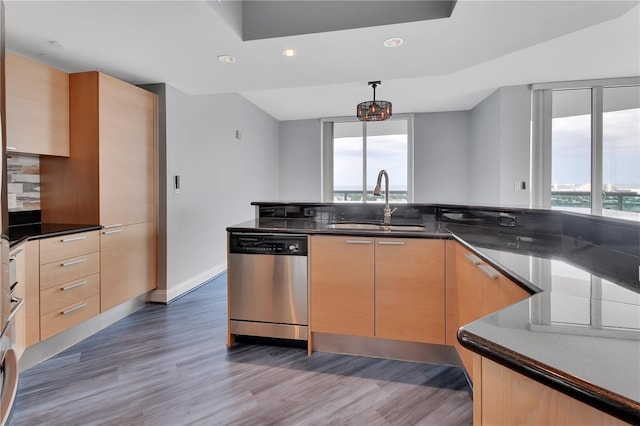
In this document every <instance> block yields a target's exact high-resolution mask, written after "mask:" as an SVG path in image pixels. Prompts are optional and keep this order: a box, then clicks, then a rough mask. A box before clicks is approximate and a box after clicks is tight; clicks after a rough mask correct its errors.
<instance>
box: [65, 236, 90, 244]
mask: <svg viewBox="0 0 640 426" xmlns="http://www.w3.org/2000/svg"><path fill="white" fill-rule="evenodd" d="M86 238H87V236H86V235H81V236H79V237H71V238H63V239H61V240H60V242H61V243H70V242H72V241H78V240H84V239H86Z"/></svg>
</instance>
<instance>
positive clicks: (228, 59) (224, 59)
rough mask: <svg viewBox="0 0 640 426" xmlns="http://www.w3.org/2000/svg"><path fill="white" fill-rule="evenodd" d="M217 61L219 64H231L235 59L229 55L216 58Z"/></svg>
mask: <svg viewBox="0 0 640 426" xmlns="http://www.w3.org/2000/svg"><path fill="white" fill-rule="evenodd" d="M218 60H219V61H220V62H224V63H225V64H231V63H233V62H235V61H236V58H234V57H233V56H231V55H220V56H218Z"/></svg>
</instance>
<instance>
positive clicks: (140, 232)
mask: <svg viewBox="0 0 640 426" xmlns="http://www.w3.org/2000/svg"><path fill="white" fill-rule="evenodd" d="M155 235H156V233H155V222H143V223H137V224H134V225H125V226H119V227H114V228H106V229H103V230H102V231H101V234H100V275H101V280H100V312H104V311H107V310H109V309H111V308H113V307H115V306H118V305H120V304H121V303H123V302H126V301H127V300H130V299H132V298H134V297H137V296H140V295H141V294H144V293H146V292H148V291H150V290H153V289H154V288H156V255H155V253H156V237H155Z"/></svg>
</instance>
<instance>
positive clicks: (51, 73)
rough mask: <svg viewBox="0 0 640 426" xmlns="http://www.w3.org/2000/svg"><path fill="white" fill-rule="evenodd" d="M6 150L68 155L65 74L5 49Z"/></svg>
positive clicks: (67, 83) (66, 83)
mask: <svg viewBox="0 0 640 426" xmlns="http://www.w3.org/2000/svg"><path fill="white" fill-rule="evenodd" d="M5 67H6V68H5V71H6V103H7V151H15V152H22V153H26V154H42V155H58V156H64V157H68V156H69V74H67V73H65V72H63V71H60V70H57V69H55V68H51V67H49V66H47V65H44V64H41V63H38V62H35V61H31V60H29V59H26V58H23V57H21V56H18V55H15V54H12V53H9V52H7V55H6V62H5Z"/></svg>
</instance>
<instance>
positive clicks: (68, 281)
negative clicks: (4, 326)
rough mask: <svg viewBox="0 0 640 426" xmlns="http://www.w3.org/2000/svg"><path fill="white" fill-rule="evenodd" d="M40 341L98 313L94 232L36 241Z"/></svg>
mask: <svg viewBox="0 0 640 426" xmlns="http://www.w3.org/2000/svg"><path fill="white" fill-rule="evenodd" d="M39 243H40V249H39V259H40V262H39V263H40V265H39V268H40V269H39V272H40V273H39V275H40V276H39V290H40V291H39V311H40V317H39V320H40V340H46V339H48V338H49V337H52V336H54V335H56V334H58V333H60V332H62V331H64V330H66V329H68V328H71V327H73V326H75V325H78V324H80V323H81V322H83V321H86V320H88V319H89V318H91V317H94V316H96V315H98V314H99V313H100V309H99V308H100V286H99V283H100V237H99V234H98V231H89V232H84V233H77V234H70V235H63V236H56V237H50V238H44V239H41V240H39Z"/></svg>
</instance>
